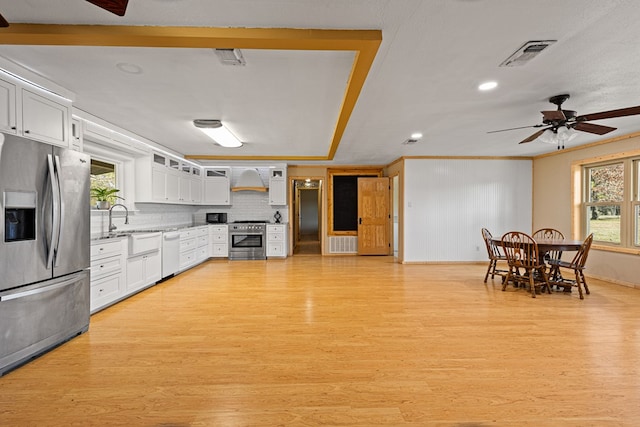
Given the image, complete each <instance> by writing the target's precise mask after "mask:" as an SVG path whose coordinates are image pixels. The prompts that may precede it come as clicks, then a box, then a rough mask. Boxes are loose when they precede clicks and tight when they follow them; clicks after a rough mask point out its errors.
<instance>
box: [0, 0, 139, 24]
mask: <svg viewBox="0 0 640 427" xmlns="http://www.w3.org/2000/svg"><path fill="white" fill-rule="evenodd" d="M86 1H88V2H89V3H92V4H95V5H96V6H98V7H100V8H102V9H104V10H108V11H109V12H111V13H114V14H116V15H118V16H124V14H125V12H126V11H127V3H129V0H86ZM8 26H9V22H7V20H6V19H5V18H4V17H3V16H2V15H0V27H8Z"/></svg>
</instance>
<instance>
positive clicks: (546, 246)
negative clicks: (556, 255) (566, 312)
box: [491, 237, 584, 292]
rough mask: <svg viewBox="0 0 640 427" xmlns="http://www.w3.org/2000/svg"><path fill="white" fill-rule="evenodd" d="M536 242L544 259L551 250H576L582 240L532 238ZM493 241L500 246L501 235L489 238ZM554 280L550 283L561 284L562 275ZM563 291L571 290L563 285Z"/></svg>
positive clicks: (558, 272) (557, 285)
mask: <svg viewBox="0 0 640 427" xmlns="http://www.w3.org/2000/svg"><path fill="white" fill-rule="evenodd" d="M534 240H535V241H536V243H537V244H538V251H539V253H540V258H541V259H543V260H544V259H546V255H547V254H548V253H549V252H552V251H560V252H571V251H578V250H580V247H581V246H582V244H583V243H584V242H583V241H582V240H575V239H534ZM491 241H492V242H493V243H495V244H496V245H498V246H500V247H502V237H494V238H492V239H491ZM559 274H560V271H559V270H558V271H556V275H559ZM554 279H555V280H551V284H552V285H556V288H558V287H559V286H561V285H562V280H563V279H562V276H561V275H560V276H556V277H555V278H554ZM564 291H565V292H571V287H565V288H564Z"/></svg>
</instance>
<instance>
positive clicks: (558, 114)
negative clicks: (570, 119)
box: [540, 110, 566, 121]
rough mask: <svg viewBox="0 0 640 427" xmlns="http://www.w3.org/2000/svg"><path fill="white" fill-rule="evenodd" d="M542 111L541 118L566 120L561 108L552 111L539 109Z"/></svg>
mask: <svg viewBox="0 0 640 427" xmlns="http://www.w3.org/2000/svg"><path fill="white" fill-rule="evenodd" d="M540 112H541V113H542V119H543V120H550V121H551V120H566V117H565V115H564V113H563V112H562V111H561V110H553V111H540Z"/></svg>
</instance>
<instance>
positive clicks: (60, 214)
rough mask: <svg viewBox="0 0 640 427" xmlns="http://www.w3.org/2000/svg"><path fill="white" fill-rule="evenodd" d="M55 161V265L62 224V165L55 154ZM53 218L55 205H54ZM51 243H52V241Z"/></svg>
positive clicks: (56, 264) (56, 263)
mask: <svg viewBox="0 0 640 427" xmlns="http://www.w3.org/2000/svg"><path fill="white" fill-rule="evenodd" d="M54 158H55V161H56V168H55V169H56V182H57V184H58V221H57V222H55V221H54V224H57V228H58V236H57V237H58V238H57V239H56V243H55V246H54V248H55V251H56V258H55V266H56V267H57V266H58V256H57V255H58V249H59V248H60V241H61V240H62V229H63V226H64V200H63V198H62V182H61V180H60V171H61V170H62V167H61V166H60V156H55V157H54ZM53 215H54V219H55V206H54V214H53ZM52 244H53V243H52Z"/></svg>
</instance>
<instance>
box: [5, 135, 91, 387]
mask: <svg viewBox="0 0 640 427" xmlns="http://www.w3.org/2000/svg"><path fill="white" fill-rule="evenodd" d="M90 164H91V162H90V159H89V156H88V155H86V154H83V153H79V152H76V151H72V150H68V149H64V148H60V147H55V146H51V145H48V144H43V143H40V142H36V141H32V140H30V139H26V138H21V137H17V136H15V135H7V134H2V133H0V224H1V225H2V226H1V227H0V376H1V375H4V374H5V373H6V372H8V371H9V370H11V369H13V368H15V367H17V366H20V365H22V364H24V363H26V362H28V361H29V360H30V359H32V358H34V357H36V356H38V355H40V354H41V353H43V352H45V351H47V350H49V349H51V348H53V347H55V346H57V345H59V344H61V343H63V342H65V341H67V340H69V339H70V338H73V337H74V336H76V335H78V334H81V333H83V332H85V331H87V330H88V328H89V294H90V293H89V291H90V283H89V239H90V236H89V233H90V224H89V221H90V217H89V215H90V212H89V173H90Z"/></svg>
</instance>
